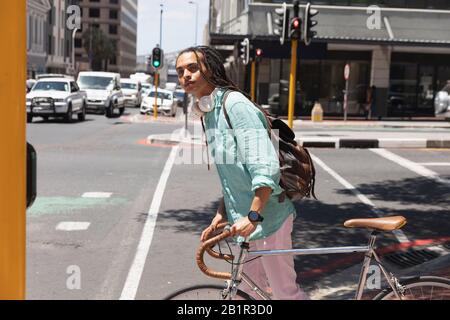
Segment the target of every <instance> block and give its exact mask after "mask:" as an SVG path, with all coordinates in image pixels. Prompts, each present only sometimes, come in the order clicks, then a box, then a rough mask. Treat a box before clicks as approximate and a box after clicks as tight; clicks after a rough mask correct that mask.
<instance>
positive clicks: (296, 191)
mask: <svg viewBox="0 0 450 320" xmlns="http://www.w3.org/2000/svg"><path fill="white" fill-rule="evenodd" d="M230 92H231V91H227V92H226V93H225V96H224V99H223V102H222V108H223V112H224V115H225V119H226V120H227V123H228V126H229V127H230V129H233V126H232V125H231V122H230V118H229V116H228V113H227V109H226V107H225V101H226V98H227V96H228V94H229V93H230ZM254 105H255V106H256V107H257V108H258V109H259V110H260V111H261V112H262V113H263V114H264V116H265V117H266V120H267V123H268V127H269V128H268V130H267V131H268V134H269V137H270V138H274V139H275V142H277V143H278V144H279V150H278V158H279V161H280V170H281V177H280V187H281V188H282V189H283V190H284V192H283V193H282V194H281V195H280V197H279V201H280V202H283V201H284V199H285V197H286V196H287V197H288V198H289V199H291V200H293V201H296V200H300V199H303V198H304V197H307V198H310V197H311V196H312V197H314V199H316V200H317V198H316V195H315V193H314V187H315V181H316V170H315V168H314V163H313V161H312V158H311V155H310V154H309V152H308V150H307V149H306V148H304V147H302V146H299V145H298V143H297V142H296V141H295V133H294V132H293V131H292V130H291V128H289V126H288V125H287V124H286V123H285V122H284V121H282V120H281V119H278V118H275V117H272V116H270V115H268V114H267V113H266V112H265V110H263V109H262V108H260V107H259V106H258V105H257V104H254ZM273 130H277V131H273ZM275 132H278V135H277V134H275Z"/></svg>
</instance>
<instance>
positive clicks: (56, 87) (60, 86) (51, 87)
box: [32, 81, 69, 92]
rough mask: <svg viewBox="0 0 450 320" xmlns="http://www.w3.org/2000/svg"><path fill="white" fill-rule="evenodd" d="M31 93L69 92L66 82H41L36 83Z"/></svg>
mask: <svg viewBox="0 0 450 320" xmlns="http://www.w3.org/2000/svg"><path fill="white" fill-rule="evenodd" d="M32 91H63V92H68V91H69V84H68V83H67V82H56V81H55V82H51V81H41V82H37V83H36V84H35V85H34V87H33V90H32Z"/></svg>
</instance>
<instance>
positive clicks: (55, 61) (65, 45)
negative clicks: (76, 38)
mask: <svg viewBox="0 0 450 320" xmlns="http://www.w3.org/2000/svg"><path fill="white" fill-rule="evenodd" d="M50 4H51V9H50V11H49V13H48V19H47V21H48V25H47V26H48V32H47V37H48V40H47V64H46V65H47V72H48V73H61V74H66V73H70V67H71V53H72V39H71V31H70V30H69V29H68V28H67V25H66V22H67V19H68V13H67V8H68V6H69V1H68V0H51V1H50Z"/></svg>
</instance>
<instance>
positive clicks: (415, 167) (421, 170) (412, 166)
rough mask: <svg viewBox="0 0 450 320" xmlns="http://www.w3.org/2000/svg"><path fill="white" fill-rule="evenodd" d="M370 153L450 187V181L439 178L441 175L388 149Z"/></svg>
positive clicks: (373, 150) (375, 150) (374, 150)
mask: <svg viewBox="0 0 450 320" xmlns="http://www.w3.org/2000/svg"><path fill="white" fill-rule="evenodd" d="M370 151H372V152H374V153H376V154H378V155H379V156H381V157H383V158H385V159H388V160H390V161H392V162H395V163H396V164H398V165H400V166H402V167H404V168H406V169H409V170H411V171H412V172H415V173H417V174H418V175H421V176H423V177H425V178H429V179H432V180H434V181H437V182H439V183H443V184H447V185H450V180H448V179H442V178H441V177H439V174H437V173H436V172H434V171H432V170H430V169H427V168H425V167H424V166H423V165H420V164H418V163H415V162H413V161H411V160H408V159H406V158H403V157H400V156H398V155H396V154H395V153H392V152H390V151H388V150H386V149H370Z"/></svg>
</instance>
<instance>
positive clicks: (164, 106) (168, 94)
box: [141, 89, 178, 117]
mask: <svg viewBox="0 0 450 320" xmlns="http://www.w3.org/2000/svg"><path fill="white" fill-rule="evenodd" d="M155 97H157V99H156V105H157V112H158V113H162V114H164V115H170V116H172V117H175V116H176V114H177V108H178V107H177V102H176V100H175V98H174V96H173V93H172V91H170V90H164V89H158V95H156V91H155V90H154V89H152V90H150V93H149V94H148V95H147V96H146V97H145V98H144V100H143V101H142V104H141V114H150V113H153V108H154V104H155Z"/></svg>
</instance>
